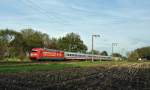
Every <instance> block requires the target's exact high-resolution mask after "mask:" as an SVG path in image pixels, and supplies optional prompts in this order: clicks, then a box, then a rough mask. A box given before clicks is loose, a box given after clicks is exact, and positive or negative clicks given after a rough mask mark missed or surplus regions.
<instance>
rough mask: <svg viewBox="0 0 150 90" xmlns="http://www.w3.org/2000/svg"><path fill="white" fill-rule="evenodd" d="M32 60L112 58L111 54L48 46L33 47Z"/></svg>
mask: <svg viewBox="0 0 150 90" xmlns="http://www.w3.org/2000/svg"><path fill="white" fill-rule="evenodd" d="M29 57H30V59H31V60H37V61H38V60H44V59H45V60H91V59H92V58H93V59H94V60H111V56H102V55H92V54H83V53H74V52H65V51H61V50H53V49H46V48H33V49H32V51H31V53H30V55H29Z"/></svg>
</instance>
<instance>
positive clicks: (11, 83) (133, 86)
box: [0, 66, 150, 90]
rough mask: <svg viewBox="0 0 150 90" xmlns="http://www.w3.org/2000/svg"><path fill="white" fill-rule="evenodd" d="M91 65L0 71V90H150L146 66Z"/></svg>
mask: <svg viewBox="0 0 150 90" xmlns="http://www.w3.org/2000/svg"><path fill="white" fill-rule="evenodd" d="M140 67H141V68H136V67H117V66H116V67H111V68H107V67H102V66H101V67H92V68H70V69H65V70H59V71H47V72H46V71H43V72H31V73H13V74H2V73H1V74H0V89H2V90H150V68H142V67H143V66H140Z"/></svg>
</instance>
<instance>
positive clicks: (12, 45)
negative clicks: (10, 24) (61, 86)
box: [0, 29, 23, 57]
mask: <svg viewBox="0 0 150 90" xmlns="http://www.w3.org/2000/svg"><path fill="white" fill-rule="evenodd" d="M22 44H23V41H22V35H21V34H20V33H19V32H16V31H14V30H10V29H4V30H0V50H1V52H0V55H1V57H14V56H19V55H20V52H19V50H21V49H22V47H21V46H22Z"/></svg>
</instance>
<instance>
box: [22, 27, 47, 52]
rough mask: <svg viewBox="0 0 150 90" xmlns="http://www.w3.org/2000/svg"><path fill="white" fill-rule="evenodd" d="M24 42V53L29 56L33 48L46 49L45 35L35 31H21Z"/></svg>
mask: <svg viewBox="0 0 150 90" xmlns="http://www.w3.org/2000/svg"><path fill="white" fill-rule="evenodd" d="M21 34H22V36H23V40H24V45H23V47H24V51H25V52H26V53H27V54H28V53H29V52H30V51H31V49H32V48H36V47H44V41H43V36H44V35H45V34H43V33H41V32H38V31H34V30H33V29H24V30H22V31H21Z"/></svg>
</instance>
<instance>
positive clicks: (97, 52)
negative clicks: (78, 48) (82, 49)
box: [88, 50, 100, 55]
mask: <svg viewBox="0 0 150 90" xmlns="http://www.w3.org/2000/svg"><path fill="white" fill-rule="evenodd" d="M88 54H92V50H91V51H90V52H88ZM93 54H97V55H99V54H100V52H99V51H98V50H93Z"/></svg>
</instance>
